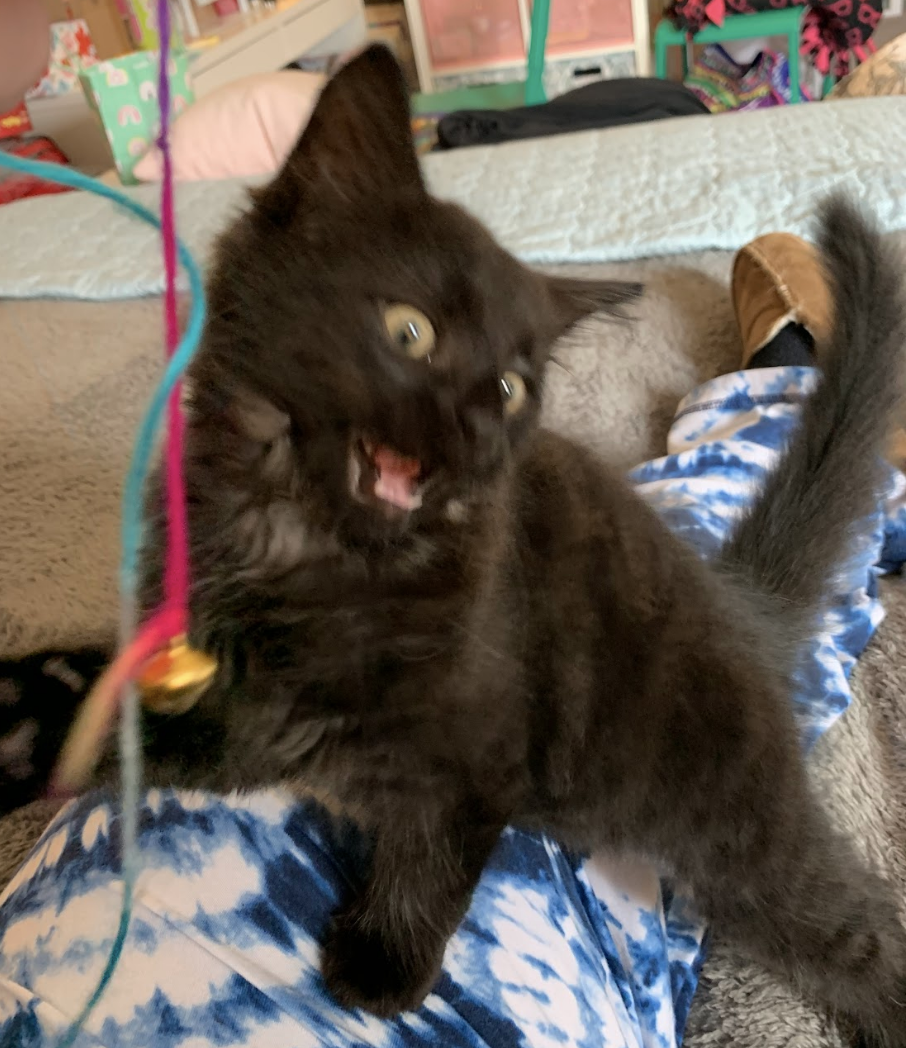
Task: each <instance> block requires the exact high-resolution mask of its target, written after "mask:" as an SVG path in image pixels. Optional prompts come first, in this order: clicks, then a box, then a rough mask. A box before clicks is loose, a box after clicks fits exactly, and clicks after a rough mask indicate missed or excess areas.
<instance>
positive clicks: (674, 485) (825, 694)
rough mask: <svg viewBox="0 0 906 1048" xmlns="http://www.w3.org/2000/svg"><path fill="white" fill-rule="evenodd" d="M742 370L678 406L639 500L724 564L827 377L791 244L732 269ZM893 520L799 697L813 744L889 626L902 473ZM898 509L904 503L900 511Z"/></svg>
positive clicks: (815, 303)
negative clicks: (737, 530) (732, 539)
mask: <svg viewBox="0 0 906 1048" xmlns="http://www.w3.org/2000/svg"><path fill="white" fill-rule="evenodd" d="M732 295H733V303H734V307H735V311H736V317H737V321H738V324H739V331H740V341H741V354H740V364H741V368H740V370H738V371H735V372H731V373H729V374H726V375H721V376H719V377H718V378H716V379H713V380H711V381H710V382H706V383H704V384H703V385H702V386H699V387H698V388H697V389H695V390H693V391H692V393H690V394H689V395H688V396H687V397H686V398H684V400H683V401H682V402H681V404H680V405H679V408H678V410H677V413H676V416H675V419H674V422H673V425H672V427H671V430H670V433H669V435H668V455H667V456H666V457H664V458H661V459H657V460H655V461H653V462H648V463H645V464H643V465H642V466H640V467H638V468H637V469H636V470H634V471H633V474H632V477H633V479H634V480H635V482H636V485H637V488H638V490H639V492H640V494H642V495H643V496H644V497H645V498H647V499H648V500H649V501H650V502H651V503H652V504H653V505H654V507H655V508H656V509H658V510H659V511H660V513H661V514H662V516H663V517H664V519H665V521H666V523H667V524H668V525H670V527H671V528H672V529H673V530H675V531H676V532H677V533H679V534H680V535H682V536H683V537H684V538H685V539H686V540H687V541H689V542H690V543H691V544H693V545H694V546H695V547H696V548H697V549H698V550H699V552H700V553H701V554H702V555H703V556H706V557H707V556H711V555H713V554H715V553H716V552H717V550H718V548H719V547H720V545H721V544H722V543H723V541H724V539H725V538H726V537H727V535H728V533H729V530H730V528H731V526H732V524H733V521H734V520H735V519H736V518H737V517H738V516H739V514H740V513H741V512H743V511H744V510H745V507H746V506H747V505H748V504H749V502H750V501H751V499H752V497H753V495H754V494H755V492H757V491H758V490H759V488H760V487H761V486H762V485H763V483H764V481H765V479H766V478H767V476H768V474H769V473H770V472H771V471H772V470H773V468H774V467H775V465H776V463H777V461H778V459H779V457H780V455H781V454H782V452H783V449H784V448H785V446H786V444H787V443H788V441H789V439H790V437H791V436H792V433H793V431H794V429H795V427H796V426H797V424H798V420H799V414H800V409H801V405H802V403H803V401H804V400H805V399H806V398H807V397H808V396H809V395H810V393H811V391H812V390H813V389H814V388H815V385H816V383H817V381H818V379H819V376H820V364H821V351H822V345H823V344H824V342H825V341H826V339H827V338H828V336H829V333H830V326H831V314H832V308H833V307H832V302H831V298H830V294H829V291H828V287H827V284H826V282H825V277H824V271H823V268H822V264H821V261H820V259H819V258H818V256H817V254H816V253H815V251H814V249H813V248H812V247H811V246H810V245H808V244H806V243H805V241H802V240H800V239H799V238H797V237H793V236H790V235H788V234H769V235H768V236H765V237H760V238H758V240H755V241H753V242H752V243H751V244H748V245H746V247H744V248H743V249H742V250H741V251H740V252H739V254H738V255H737V258H736V261H735V264H734V267H733V284H732ZM890 485H891V486H890V490H889V492H888V495H889V500H888V503H887V510H886V514H885V513H882V512H881V510H880V509H879V512H878V514H877V515H876V516H875V517H874V518H872V519H870V520H866V522H865V527H864V528H863V529H862V531H861V534H860V536H859V538H858V540H857V542H856V544H855V548H854V550H853V556H852V558H851V560H850V562H849V563H848V564H845V565H841V572H840V575H839V578H838V581H837V587H836V595H835V597H834V599H833V602H832V604H831V606H830V607H829V608H828V611H827V613H826V615H825V616H824V618H823V620H822V626H821V629H820V630H819V631H818V633H817V634H816V636H815V638H814V640H813V643H812V645H811V647H810V650H809V652H808V654H807V658H805V659H804V660H803V665H802V669H801V671H800V680H799V684H800V686H799V689H798V694H797V696H796V704H797V713H798V714H799V715H800V718H801V723H802V728H803V734H804V737H805V740H806V743H810V742H811V741H813V740H814V739H815V738H816V737H817V736H818V735H819V734H821V732H823V731H824V730H825V729H826V728H827V727H828V726H829V725H830V724H831V723H833V721H834V720H835V719H836V717H838V716H839V715H840V713H842V712H843V710H844V709H845V708H846V707H847V706H848V704H849V702H850V697H851V696H850V690H849V685H848V682H847V678H848V676H849V674H850V672H851V671H852V667H853V665H854V662H855V659H856V658H857V657H858V656H859V655H860V654H861V652H862V651H863V650H864V648H865V646H866V645H867V643H868V641H869V639H870V638H871V636H872V634H873V633H874V631H875V630H876V629H877V627H878V625H879V624H880V622H881V619H882V618H883V610H882V608H881V605H880V602H879V601H878V599H877V594H876V575H877V574H878V569H877V568H876V565H877V564H879V563H881V562H883V564H884V569H885V570H892V569H893V568H895V567H896V566H898V564H899V563H900V562H901V561H902V559H903V556H904V555H906V513H903V512H899V511H898V510H899V502H898V501H896V500H900V501H901V497H902V492H903V488H904V480H903V477H902V475H901V474H899V473H898V472H895V471H893V470H892V471H891V481H890ZM890 499H893V500H894V501H890Z"/></svg>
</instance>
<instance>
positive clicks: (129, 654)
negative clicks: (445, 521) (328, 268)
mask: <svg viewBox="0 0 906 1048" xmlns="http://www.w3.org/2000/svg"><path fill="white" fill-rule="evenodd" d="M157 15H158V32H159V36H160V63H159V80H158V103H159V108H160V136H159V139H158V145H159V147H160V151H161V155H162V159H163V179H162V186H161V217H160V219H158V218H157V216H156V215H154V213H153V212H151V211H150V210H148V209H147V208H145V207H143V206H142V205H141V204H139V203H138V202H137V201H135V200H133V199H132V198H131V197H129V196H127V195H125V194H123V193H120V192H119V191H118V190H116V189H114V188H112V187H111V186H107V185H105V184H104V183H101V182H98V181H96V180H95V179H92V178H89V177H88V176H87V175H83V174H81V173H80V172H78V171H73V170H70V169H67V168H63V167H60V166H59V165H56V164H47V163H41V162H40V161H35V160H29V159H26V158H24V157H16V156H12V155H10V154H4V153H0V166H3V167H7V168H10V169H12V170H15V171H19V172H22V173H24V174H30V175H35V176H37V177H40V178H44V179H46V180H48V181H52V182H56V183H59V184H62V185H67V186H70V187H71V188H73V189H82V190H86V191H88V192H90V193H94V194H96V195H99V196H103V197H107V198H108V199H110V200H113V201H115V202H116V203H117V204H119V205H121V206H122V207H124V208H126V209H127V210H128V211H130V212H131V213H132V214H134V215H136V216H137V217H138V218H140V219H142V220H143V221H144V222H147V223H149V224H150V225H152V226H155V227H156V228H159V229H160V230H161V239H162V244H163V256H164V280H165V288H164V316H165V343H166V350H167V358H168V360H167V366H166V369H165V371H164V375H163V377H162V379H161V380H160V383H159V384H158V386H157V388H156V389H155V391H154V393H153V395H152V398H151V402H150V404H149V406H148V409H147V411H146V413H145V416H144V418H143V419H142V422H141V424H140V427H139V431H138V434H137V437H136V441H135V446H134V448H133V454H132V460H131V463H130V466H129V471H128V474H127V476H126V482H125V487H124V491H123V499H122V529H121V546H122V548H121V556H120V576H119V586H120V603H121V615H120V652H119V654H118V656H117V658H116V659H115V660H114V662H113V663H112V664H111V666H110V667H109V668H108V669H107V670H106V672H105V673H104V674H103V676H102V677H101V679H100V680H99V681H98V683H97V684H96V685H95V687H94V688H93V689H92V692H91V694H90V695H89V696H88V698H87V699H86V700H85V703H84V704H83V706H82V709H81V711H80V713H79V716H78V717H77V719H76V723H75V725H74V726H73V729H72V731H71V733H70V736H69V738H68V740H67V742H66V745H65V746H64V749H63V753H62V755H61V758H60V761H59V763H58V765H57V768H56V770H55V773H54V776H53V780H52V787H51V790H52V792H53V793H55V794H57V795H61V794H62V795H68V794H71V793H72V792H74V791H75V790H77V789H78V788H79V787H80V786H81V785H82V784H83V783H84V781H85V779H86V777H87V776H88V774H89V773H90V771H91V770H92V768H93V766H94V764H95V763H96V762H97V758H98V755H99V753H100V750H101V747H102V745H103V741H104V739H105V737H106V735H107V732H108V730H109V726H110V722H111V720H112V719H113V717H114V715H115V713H116V710H117V707H118V705H119V704H120V703H122V711H121V717H120V759H121V767H122V772H121V774H122V801H121V803H122V819H121V840H122V879H123V901H122V906H121V911H120V920H119V925H118V928H117V932H116V936H115V938H114V941H113V944H112V946H111V949H110V953H109V955H108V959H107V962H106V964H105V967H104V970H103V972H102V974H101V976H100V979H99V980H98V984H97V986H96V988H95V990H94V992H93V993H92V995H91V997H90V998H89V1000H88V1001H87V1002H86V1004H85V1006H84V1008H83V1009H82V1011H81V1013H80V1014H79V1015H78V1017H77V1018H76V1019H75V1020H74V1022H73V1023H72V1024H71V1025H70V1027H69V1028H68V1029H67V1031H66V1032H65V1033H64V1035H63V1037H62V1039H61V1040H60V1042H59V1044H58V1048H71V1046H72V1045H73V1044H74V1043H75V1041H76V1038H78V1036H79V1034H80V1033H81V1032H82V1030H83V1029H84V1028H85V1025H86V1023H87V1021H88V1019H89V1017H90V1015H91V1013H92V1011H93V1010H94V1008H95V1007H96V1005H97V1003H98V1002H99V1000H100V999H101V996H102V995H103V993H104V991H105V989H106V988H107V986H108V985H109V983H110V980H111V978H112V977H113V974H114V971H115V970H116V967H117V964H118V963H119V960H120V957H121V955H122V951H123V947H124V945H125V941H126V935H127V933H128V930H129V924H130V921H131V915H132V904H133V895H134V886H135V880H136V877H137V871H138V843H137V841H138V806H139V795H140V787H141V747H140V742H139V711H138V695H137V693H136V689H135V687H133V686H132V682H133V681H136V680H137V683H138V687H139V689H140V691H141V693H142V701H143V702H144V703H145V704H146V705H149V706H151V707H152V708H154V709H158V710H160V711H167V712H177V711H180V710H184V709H187V708H188V707H189V706H190V705H191V704H192V703H193V702H194V701H195V700H196V699H197V698H198V696H199V695H200V694H201V692H202V691H203V690H204V688H205V687H206V686H207V684H208V683H209V682H210V679H211V677H212V676H213V674H214V672H215V669H216V666H215V663H214V662H213V660H211V659H210V658H209V657H208V656H206V655H204V654H203V653H201V652H198V651H194V650H193V649H192V648H190V647H189V646H188V644H187V643H186V639H185V637H186V631H187V626H188V596H189V568H188V527H187V521H186V501H185V483H184V477H183V468H182V434H183V418H182V410H181V407H180V380H181V377H182V374H183V372H184V370H185V368H186V366H187V365H188V363H189V361H190V360H191V358H192V356H193V355H194V353H195V350H196V349H197V347H198V343H199V341H200V338H201V331H202V327H203V325H204V315H205V303H204V289H203V283H202V278H201V273H200V271H199V268H198V266H197V265H196V263H195V261H194V259H193V258H192V256H191V255H190V253H189V252H188V250H187V249H186V247H185V246H184V245H183V244H182V243H180V242H179V241H178V239H177V237H176V229H175V216H174V202H173V169H172V161H171V157H170V149H169V118H170V83H169V71H168V66H169V43H170V12H169V7H168V3H167V0H158V3H157ZM177 259H178V261H179V262H180V263H181V264H182V265H183V267H184V269H185V270H186V273H187V275H188V279H189V290H190V294H191V310H190V314H189V318H188V322H187V325H186V330H185V334H184V336H183V338H182V340H181V341H180V340H179V326H178V317H177V301H176V295H177V292H176V269H177ZM165 414H166V416H167V423H168V425H167V432H166V437H165V451H164V470H163V475H164V487H165V491H164V495H165V511H166V519H167V542H166V556H165V567H164V587H163V593H164V599H163V603H162V604H161V606H160V608H159V609H158V610H157V611H156V612H154V613H153V614H152V615H151V616H150V617H149V618H148V619H147V620H146V621H145V622H144V623H143V624H142V625H141V627H138V609H137V596H136V590H137V576H138V556H139V548H140V543H141V531H142V509H143V493H144V489H145V483H146V480H147V477H148V473H149V471H150V467H151V462H152V458H153V452H154V445H155V437H156V434H157V432H158V430H159V428H160V425H161V422H162V420H163V418H164V415H165Z"/></svg>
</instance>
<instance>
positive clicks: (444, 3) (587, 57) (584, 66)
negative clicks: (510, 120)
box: [405, 0, 650, 95]
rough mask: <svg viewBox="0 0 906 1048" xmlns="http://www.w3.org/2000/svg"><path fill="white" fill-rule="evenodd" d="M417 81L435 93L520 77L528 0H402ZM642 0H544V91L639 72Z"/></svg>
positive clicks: (644, 68) (643, 69)
mask: <svg viewBox="0 0 906 1048" xmlns="http://www.w3.org/2000/svg"><path fill="white" fill-rule="evenodd" d="M405 3H406V14H407V17H408V20H409V31H410V36H411V38H412V46H413V50H414V53H415V62H416V67H417V69H418V77H419V86H420V88H421V90H422V91H424V92H437V91H444V90H449V89H452V88H456V87H465V86H469V85H474V84H505V83H508V82H511V81H513V80H514V79H521V78H523V77H524V76H525V69H526V62H527V57H528V55H529V52H530V49H531V46H530V44H531V25H532V12H533V7H532V0H405ZM648 19H649V16H648V3H647V0H550V15H549V21H548V31H547V40H546V47H545V54H544V82H545V85H546V88H547V93H548V94H550V95H553V94H560V93H562V91H563V90H566V89H568V88H569V87H572V86H576V84H577V83H578V82H584V81H585V80H589V79H601V78H602V77H606V76H611V75H618V76H632V75H642V76H644V75H647V74H648V72H649V68H650V59H649V30H648V26H649V21H648Z"/></svg>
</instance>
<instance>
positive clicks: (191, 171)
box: [135, 69, 324, 182]
mask: <svg viewBox="0 0 906 1048" xmlns="http://www.w3.org/2000/svg"><path fill="white" fill-rule="evenodd" d="M323 86H324V77H323V76H321V75H320V74H318V73H303V72H302V71H301V70H291V69H289V70H281V71H280V72H278V73H260V74H258V75H256V76H247V77H244V78H243V79H242V80H234V81H233V82H232V83H230V84H225V85H224V86H223V87H221V88H218V89H217V90H216V91H214V92H212V93H211V94H210V95H205V97H204V98H201V99H199V100H198V101H197V102H195V103H194V105H191V106H189V108H188V109H187V110H186V111H185V112H184V113H183V114H182V115H181V116H180V117H179V119H178V120H176V121H175V123H174V124H173V130H172V133H171V136H170V144H171V149H172V155H173V174H174V177H175V178H176V179H178V180H180V181H183V182H194V181H199V180H201V179H209V178H232V177H237V176H243V175H268V174H271V173H272V172H274V171H276V170H277V168H278V167H279V166H280V165H281V164H282V162H283V160H284V158H285V157H286V156H287V155H288V154H289V151H290V149H292V147H293V145H294V144H295V142H296V139H297V138H298V137H299V135H300V133H301V131H302V128H304V127H305V125H306V124H307V123H308V118H309V116H311V111H312V109H314V105H315V102H316V101H317V100H318V95H319V94H320V93H321V88H322V87H323ZM161 174H162V164H161V156H160V151H159V150H158V148H157V147H156V146H152V147H151V149H150V150H149V151H148V152H147V153H146V154H145V156H143V157H142V159H141V160H139V162H138V163H137V164H136V166H135V177H136V178H137V179H139V181H141V182H159V181H160V179H161Z"/></svg>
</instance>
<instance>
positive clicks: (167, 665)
mask: <svg viewBox="0 0 906 1048" xmlns="http://www.w3.org/2000/svg"><path fill="white" fill-rule="evenodd" d="M216 672H217V663H216V661H215V660H214V659H212V658H211V656H210V655H207V654H205V652H203V651H198V650H196V649H195V648H190V647H189V645H188V643H187V641H186V638H185V637H174V638H173V640H171V641H170V643H169V644H168V645H167V647H166V648H164V650H163V651H159V652H158V653H157V654H156V655H154V656H152V657H151V658H150V659H149V660H148V661H147V662H146V663H145V664H144V666H142V669H141V672H140V673H139V675H138V677H137V679H136V682H135V683H136V686H137V688H138V693H139V695H140V696H141V700H142V705H143V706H144V707H145V708H146V709H148V710H150V711H151V712H152V713H160V714H173V715H175V714H178V713H185V712H186V711H187V710H190V709H191V708H192V707H193V706H194V705H195V703H196V702H198V700H199V699H200V698H201V696H202V695H203V694H204V692H205V689H206V688H207V687H208V685H209V684H210V683H211V680H212V679H213V677H214V674H215V673H216Z"/></svg>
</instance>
